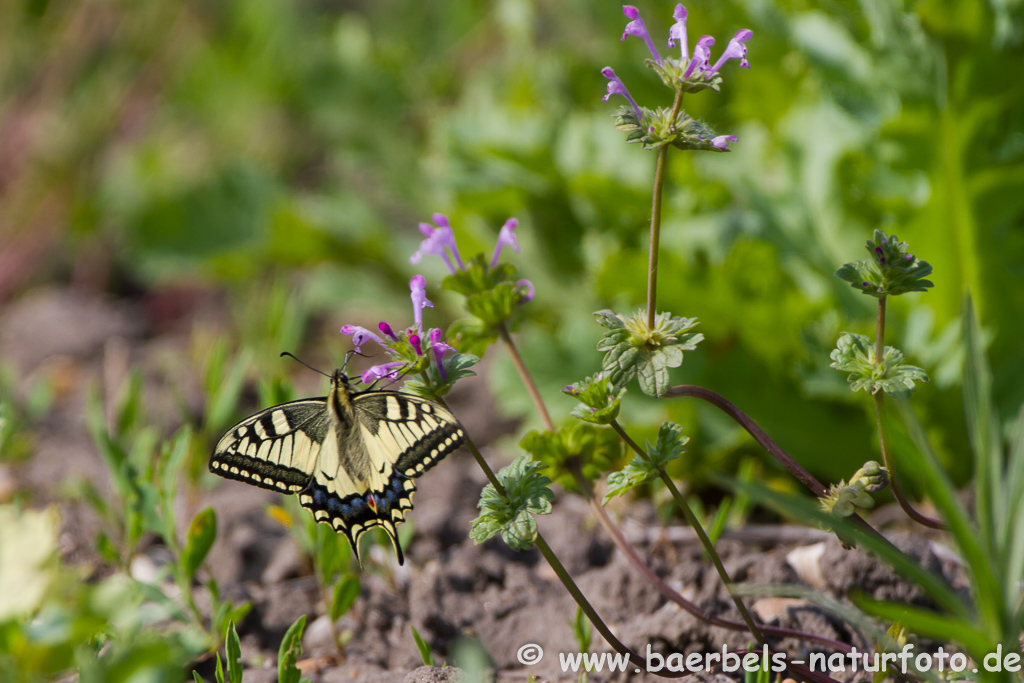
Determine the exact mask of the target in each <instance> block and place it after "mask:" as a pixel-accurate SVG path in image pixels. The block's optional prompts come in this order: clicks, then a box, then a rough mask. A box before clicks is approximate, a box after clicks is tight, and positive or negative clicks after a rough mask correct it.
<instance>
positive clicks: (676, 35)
mask: <svg viewBox="0 0 1024 683" xmlns="http://www.w3.org/2000/svg"><path fill="white" fill-rule="evenodd" d="M672 17H673V18H674V19H675V20H676V23H674V24H672V28H670V29H669V30H668V46H669V47H675V45H676V41H678V42H679V58H680V59H686V56H687V55H688V54H689V52H690V47H689V45H688V44H687V42H686V8H685V7H683V6H682V5H676V9H675V11H674V12H672Z"/></svg>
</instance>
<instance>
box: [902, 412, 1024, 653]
mask: <svg viewBox="0 0 1024 683" xmlns="http://www.w3.org/2000/svg"><path fill="white" fill-rule="evenodd" d="M894 403H895V404H896V407H897V409H898V411H899V413H900V417H902V418H903V423H904V425H906V428H907V431H908V432H909V434H910V438H911V439H912V440H913V442H914V445H915V446H917V448H916V449H908V451H907V452H906V454H905V455H904V457H905V458H907V459H908V460H909V461H910V462H908V463H907V464H908V465H910V468H909V471H913V472H916V473H917V480H918V481H919V482H920V483H921V484H922V485H923V486H924V490H925V492H926V493H927V494H928V497H929V498H930V499H931V501H932V502H933V503H934V504H935V507H936V508H938V510H939V512H940V513H941V514H942V518H943V520H945V522H946V524H947V525H948V526H949V531H950V533H951V534H953V537H954V538H955V539H956V542H957V545H958V546H959V547H960V552H961V554H962V555H963V558H964V561H966V562H967V565H968V566H969V567H970V570H971V571H970V575H971V582H972V583H973V585H974V595H975V603H976V608H977V610H978V616H979V618H980V619H981V621H982V623H983V624H984V626H985V627H986V630H987V631H988V632H989V633H997V632H999V630H1000V629H1001V628H1002V624H1004V623H1005V621H1006V614H1005V613H1004V612H1005V610H1006V609H1007V606H1006V604H1005V603H1006V602H1007V601H1008V602H1010V605H1011V606H1010V607H1009V609H1011V610H1012V609H1013V607H1012V605H1013V604H1014V603H1016V601H1017V597H1016V592H1017V591H1016V590H1015V591H1014V595H1013V597H1010V598H1008V600H1006V601H1004V598H1003V596H1002V592H1001V590H1000V588H1001V586H1002V584H1001V583H1000V582H999V581H998V580H997V578H996V574H995V572H996V571H997V568H998V567H999V562H998V560H997V558H996V557H994V556H992V555H991V554H990V553H989V550H990V548H989V547H988V546H983V545H982V544H981V543H980V542H979V538H978V530H977V529H976V528H975V527H974V525H972V524H971V522H970V519H969V518H968V516H967V511H966V510H965V509H964V507H963V504H962V503H961V502H960V499H959V497H958V495H957V491H956V488H955V487H954V486H953V482H951V481H950V480H949V476H948V475H947V474H946V472H945V470H943V469H942V465H941V464H940V463H939V459H938V457H937V456H936V455H935V451H933V450H932V447H931V443H929V441H928V437H927V436H925V433H924V428H923V427H921V423H920V422H918V420H917V416H915V415H914V411H913V409H912V408H911V407H910V403H909V402H908V401H907V400H906V398H905V397H903V396H897V397H896V400H895V401H894Z"/></svg>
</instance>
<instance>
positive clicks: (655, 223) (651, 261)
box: [647, 91, 683, 329]
mask: <svg viewBox="0 0 1024 683" xmlns="http://www.w3.org/2000/svg"><path fill="white" fill-rule="evenodd" d="M682 106H683V93H681V92H678V91H677V92H676V99H675V101H673V102H672V113H671V114H669V118H670V119H671V120H673V121H674V120H675V118H676V116H677V115H678V114H679V108H680V107H682ZM667 164H668V145H664V146H662V147H661V148H660V149H659V150H658V158H657V161H655V163H654V190H653V191H652V192H651V195H652V196H651V243H650V246H649V247H648V254H647V328H648V329H654V316H655V314H656V313H657V307H658V252H659V249H660V247H659V245H660V243H661V196H662V190H663V189H664V187H665V173H666V166H667Z"/></svg>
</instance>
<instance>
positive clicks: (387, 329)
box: [377, 320, 398, 341]
mask: <svg viewBox="0 0 1024 683" xmlns="http://www.w3.org/2000/svg"><path fill="white" fill-rule="evenodd" d="M377 329H378V330H380V333H381V334H383V335H386V336H388V337H391V341H398V337H397V336H396V335H395V333H394V332H393V331H392V330H391V325H388V324H387V323H386V322H384V321H383V320H381V321H380V324H379V325H377Z"/></svg>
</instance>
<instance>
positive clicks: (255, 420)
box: [210, 398, 329, 493]
mask: <svg viewBox="0 0 1024 683" xmlns="http://www.w3.org/2000/svg"><path fill="white" fill-rule="evenodd" d="M328 426H329V419H328V415H327V400H326V398H308V399H304V400H301V401H291V402H289V403H282V404H280V405H276V406H273V407H272V408H267V409H266V410H261V411H260V412H258V413H256V414H255V415H250V416H249V417H247V418H246V419H244V420H242V421H241V422H239V423H238V424H237V425H235V426H234V427H232V428H231V429H230V430H228V432H227V433H226V434H225V435H224V436H222V437H221V439H220V441H218V442H217V446H216V448H214V452H213V457H212V458H210V471H211V472H213V473H214V474H219V475H220V476H222V477H227V478H228V479H237V480H239V481H244V482H247V483H250V484H255V485H256V486H259V487H261V488H265V489H270V490H272V491H279V492H281V493H296V492H298V491H301V490H303V489H304V488H306V486H307V485H308V484H309V482H310V480H311V479H312V477H313V470H314V468H315V466H316V461H317V456H318V454H319V452H320V448H321V445H322V444H323V441H324V437H325V436H326V434H327V430H328Z"/></svg>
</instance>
